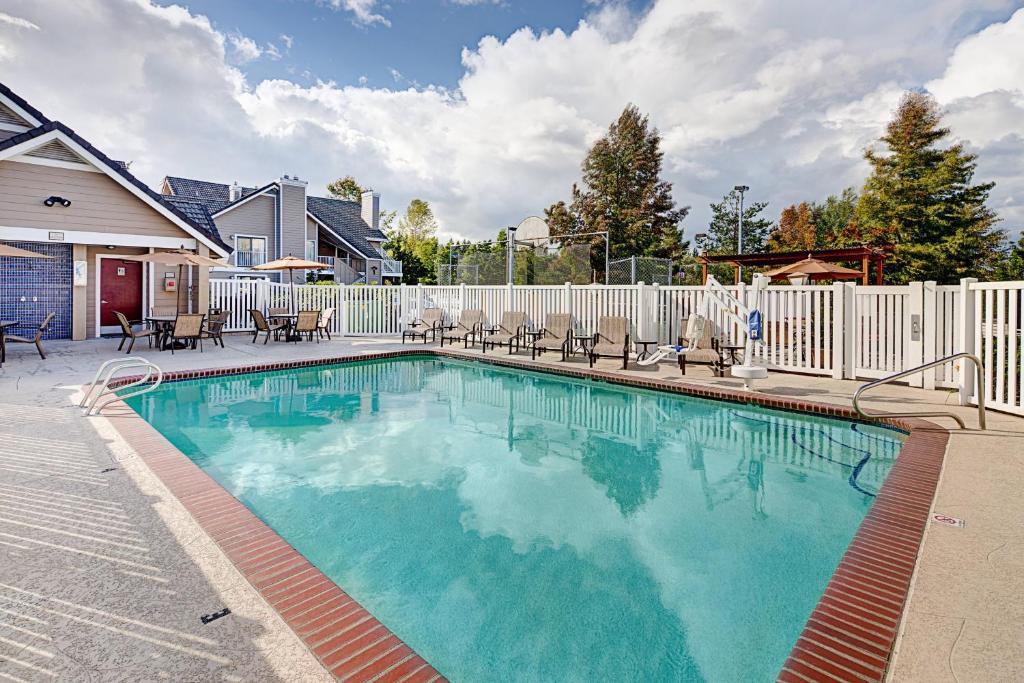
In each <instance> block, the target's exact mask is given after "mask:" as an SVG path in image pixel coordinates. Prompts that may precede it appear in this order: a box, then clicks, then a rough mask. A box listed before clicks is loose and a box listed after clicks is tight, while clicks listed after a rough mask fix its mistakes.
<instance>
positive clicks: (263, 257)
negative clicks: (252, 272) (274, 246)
mask: <svg viewBox="0 0 1024 683" xmlns="http://www.w3.org/2000/svg"><path fill="white" fill-rule="evenodd" d="M231 258H232V259H233V260H234V263H235V266H236V267H238V268H252V267H253V266H259V265H262V264H264V263H266V262H267V252H265V251H240V250H237V249H236V250H235V251H234V253H232V254H231Z"/></svg>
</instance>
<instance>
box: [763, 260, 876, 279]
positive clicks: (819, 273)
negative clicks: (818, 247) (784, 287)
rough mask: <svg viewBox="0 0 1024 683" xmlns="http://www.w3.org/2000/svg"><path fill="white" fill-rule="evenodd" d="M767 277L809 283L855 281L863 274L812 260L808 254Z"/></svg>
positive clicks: (844, 267)
mask: <svg viewBox="0 0 1024 683" xmlns="http://www.w3.org/2000/svg"><path fill="white" fill-rule="evenodd" d="M765 275H767V276H768V277H771V278H778V277H806V278H808V279H809V280H811V281H815V280H855V279H857V278H859V277H861V276H862V275H863V273H862V272H861V271H859V270H856V269H854V268H847V267H846V266H841V265H839V264H837V263H829V262H828V261H822V260H821V259H816V258H813V257H812V256H811V255H810V254H808V255H807V258H805V259H803V260H802V261H797V262H796V263H791V264H789V265H788V266H782V267H781V268H776V269H775V270H769V271H768V272H767V273H765Z"/></svg>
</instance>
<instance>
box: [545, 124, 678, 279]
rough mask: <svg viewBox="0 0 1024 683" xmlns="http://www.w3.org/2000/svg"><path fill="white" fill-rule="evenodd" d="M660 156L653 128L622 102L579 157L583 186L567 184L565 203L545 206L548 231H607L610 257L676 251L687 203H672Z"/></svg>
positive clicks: (658, 138)
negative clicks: (615, 116)
mask: <svg viewBox="0 0 1024 683" xmlns="http://www.w3.org/2000/svg"><path fill="white" fill-rule="evenodd" d="M662 158H663V153H662V151H661V135H660V134H659V133H658V131H657V129H655V128H652V127H651V125H650V122H649V119H648V117H647V116H645V115H643V114H641V113H640V110H639V109H637V108H636V107H635V106H633V105H629V106H627V107H626V109H625V110H624V111H623V112H622V114H621V115H620V116H619V118H618V119H617V120H616V121H615V122H614V123H612V124H611V126H610V127H609V128H608V132H607V134H606V135H605V136H604V137H602V138H601V139H600V140H598V141H597V142H595V143H594V146H593V147H592V148H591V149H590V152H588V154H587V156H586V158H585V159H584V160H583V165H582V172H583V188H582V189H581V188H579V187H575V186H574V187H573V191H572V202H571V204H570V205H566V204H565V202H558V203H557V204H554V205H552V206H551V207H549V208H548V209H546V210H545V215H546V217H547V218H548V225H549V227H550V228H551V233H552V234H553V235H571V234H579V233H588V232H605V231H607V232H608V234H609V243H610V247H611V249H610V251H611V256H612V258H622V257H627V256H634V255H636V256H660V257H668V258H677V257H680V256H682V254H683V253H685V251H686V246H687V245H686V243H685V242H684V241H683V240H682V233H681V230H680V227H679V223H680V222H681V221H682V220H683V218H685V216H686V214H687V213H688V212H689V207H676V205H675V202H674V201H673V199H672V184H671V183H669V182H667V181H665V180H662V179H661V163H662ZM595 246H598V245H597V243H596V242H595ZM600 246H601V247H603V244H601V245H600ZM602 251H603V250H602ZM600 256H601V257H602V258H601V260H602V261H603V256H604V254H603V253H602V254H600ZM602 267H603V264H602Z"/></svg>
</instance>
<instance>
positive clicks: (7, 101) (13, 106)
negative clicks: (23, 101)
mask: <svg viewBox="0 0 1024 683" xmlns="http://www.w3.org/2000/svg"><path fill="white" fill-rule="evenodd" d="M0 102H3V103H4V105H5V106H6V107H7V108H8V109H10V110H11V111H13V112H14V113H15V114H17V115H18V116H20V117H21V118H23V119H25V120H26V121H28V122H29V123H30V124H31V126H30V128H36V127H38V126H41V125H43V122H42V121H40V120H39V119H37V118H36V117H35V116H32V114H29V113H28V112H27V111H26V110H25V109H23V108H22V107H20V106H18V103H17V102H15V101H14V100H12V99H11V98H10V97H7V96H6V95H4V94H3V93H0ZM7 130H11V129H10V128H8V129H7ZM26 130H28V129H26Z"/></svg>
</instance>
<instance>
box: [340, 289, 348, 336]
mask: <svg viewBox="0 0 1024 683" xmlns="http://www.w3.org/2000/svg"><path fill="white" fill-rule="evenodd" d="M338 313H340V315H339V316H338V319H339V320H338V326H339V328H340V329H339V330H338V332H339V334H340V335H341V336H342V337H344V336H345V335H346V334H348V315H349V305H348V288H347V286H346V285H345V283H344V282H342V283H341V284H339V285H338Z"/></svg>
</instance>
